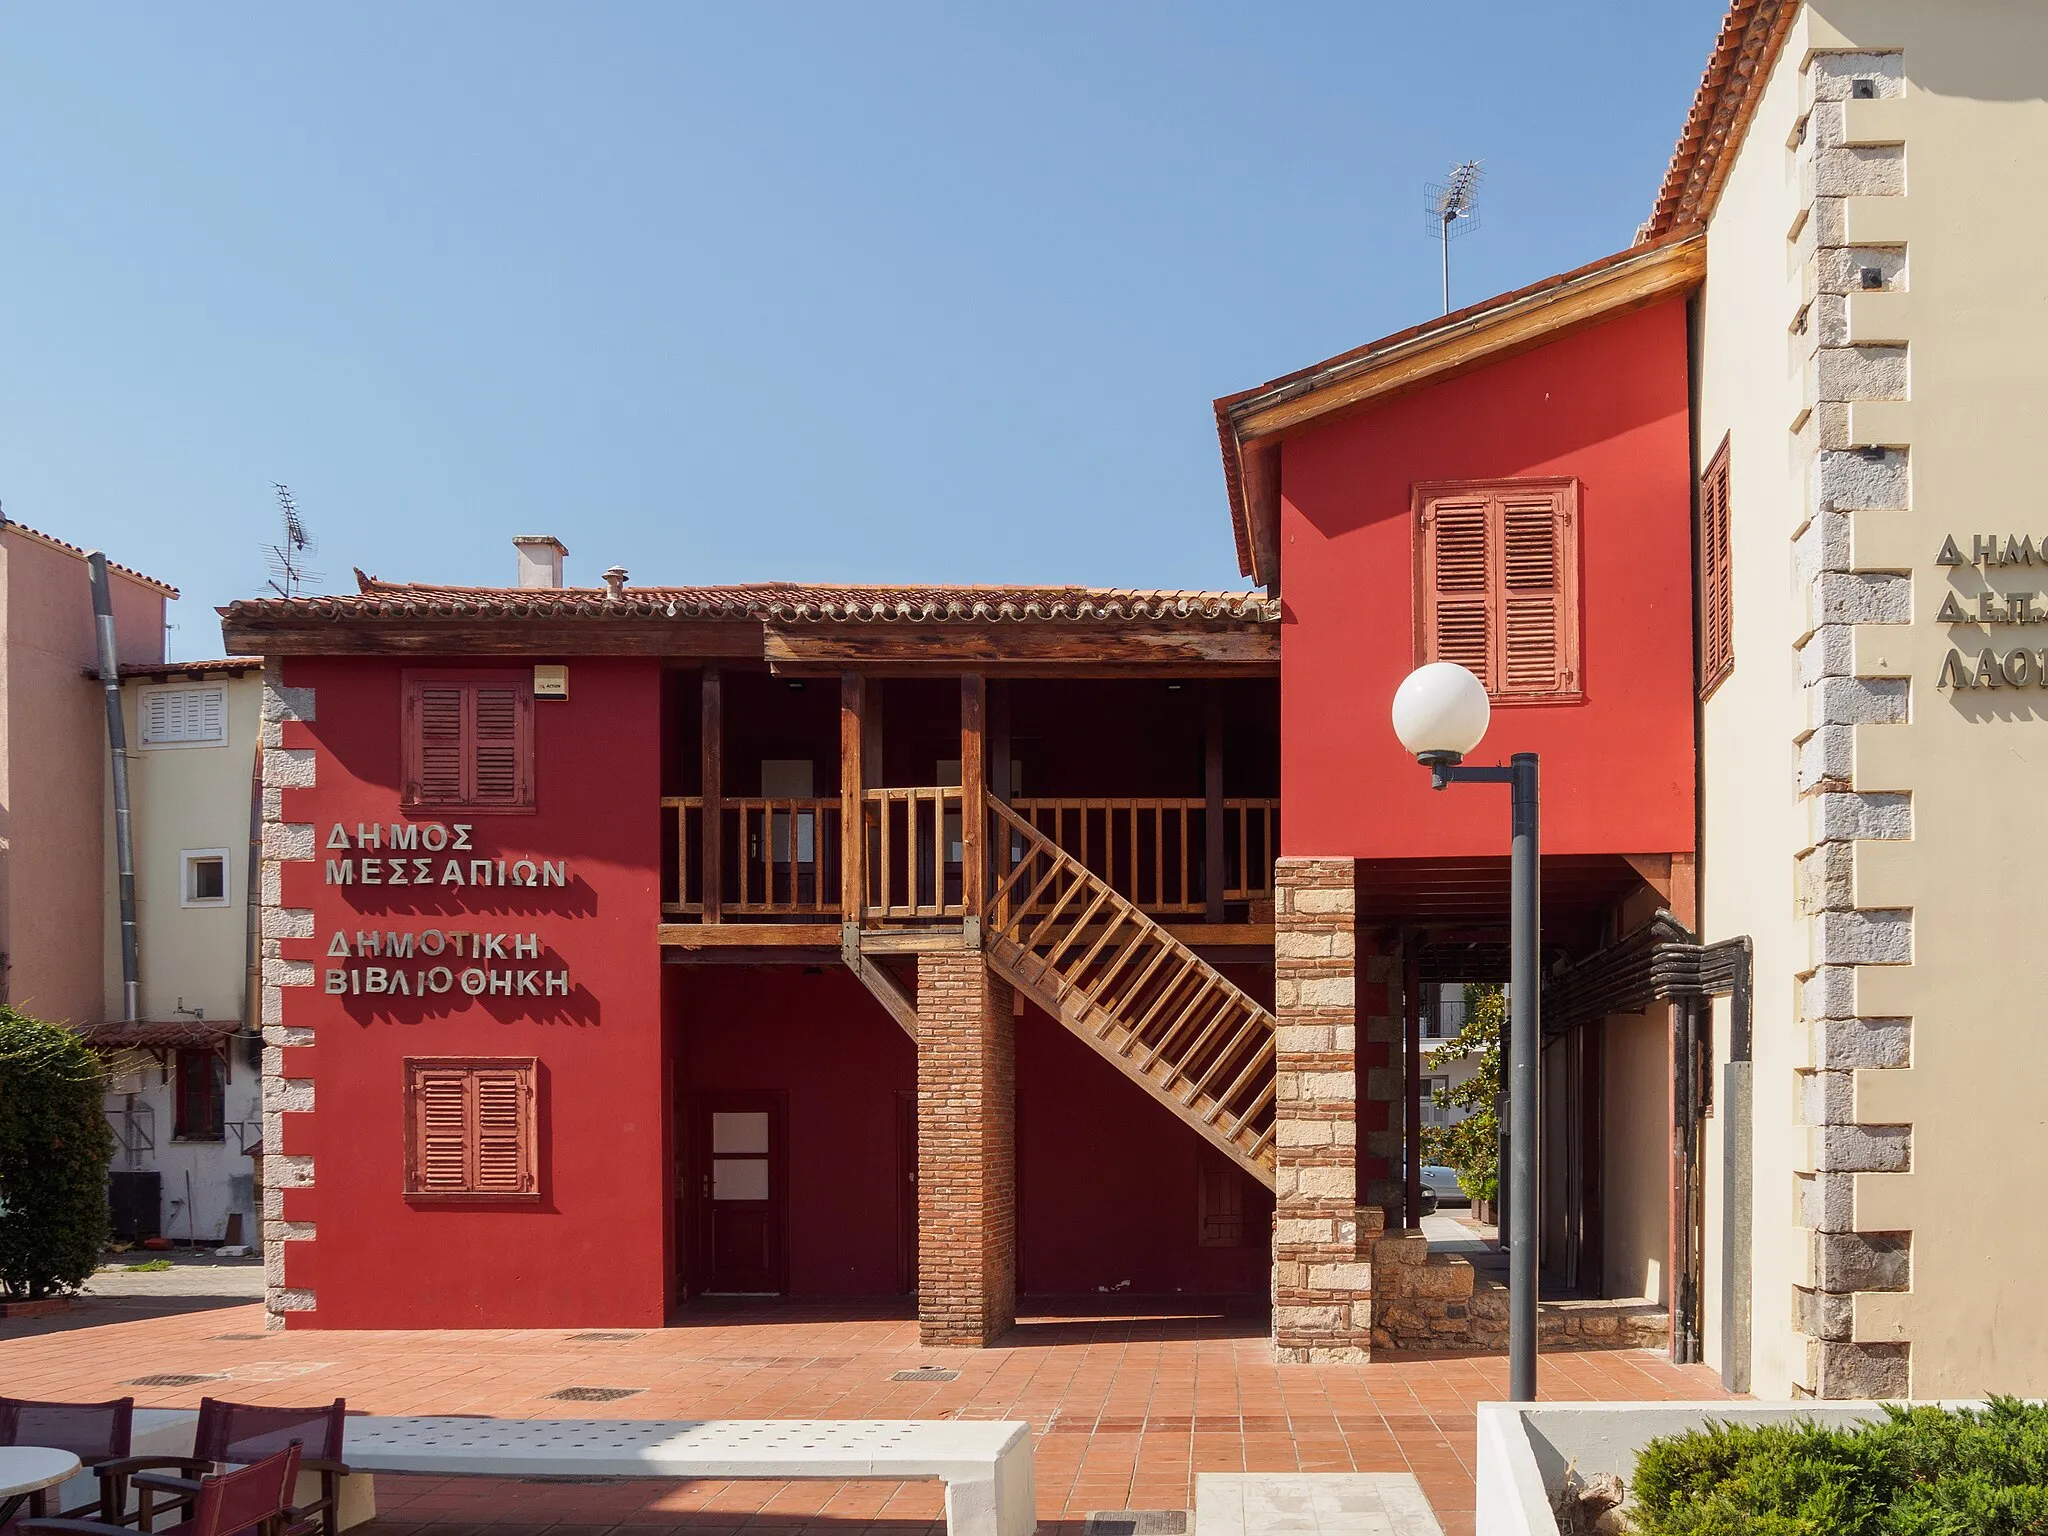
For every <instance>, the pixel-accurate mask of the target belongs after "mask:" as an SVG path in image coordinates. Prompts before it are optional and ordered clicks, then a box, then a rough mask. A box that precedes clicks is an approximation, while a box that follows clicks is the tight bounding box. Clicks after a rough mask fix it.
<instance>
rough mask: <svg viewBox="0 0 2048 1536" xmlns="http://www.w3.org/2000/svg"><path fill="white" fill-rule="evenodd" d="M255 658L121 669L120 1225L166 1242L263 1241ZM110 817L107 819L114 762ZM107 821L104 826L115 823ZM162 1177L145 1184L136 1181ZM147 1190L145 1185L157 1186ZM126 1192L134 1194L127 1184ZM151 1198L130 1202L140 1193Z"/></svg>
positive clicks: (112, 895)
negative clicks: (128, 885) (128, 959)
mask: <svg viewBox="0 0 2048 1536" xmlns="http://www.w3.org/2000/svg"><path fill="white" fill-rule="evenodd" d="M261 671H262V664H261V662H260V660H256V659H252V658H248V657H241V658H234V659H231V660H228V661H199V662H170V663H161V664H157V665H148V666H138V667H133V668H129V669H125V670H124V671H123V673H122V679H121V683H122V686H121V696H122V705H123V713H124V716H125V724H126V733H127V739H128V759H127V761H128V789H129V802H130V823H131V826H132V828H133V834H134V845H135V896H136V918H137V928H138V931H139V939H140V943H139V950H140V957H139V958H140V975H141V982H142V989H141V990H142V1007H141V1019H140V1020H139V1021H134V1022H123V1021H121V981H122V971H121V948H120V944H121V939H120V924H119V903H120V896H119V886H118V884H117V880H118V871H117V870H116V868H115V864H114V860H113V857H112V853H111V849H112V845H113V838H112V833H111V830H109V832H108V835H107V846H108V849H109V855H108V858H107V861H106V877H105V878H106V891H105V898H104V899H105V903H106V910H107V912H108V913H109V915H110V919H111V920H110V921H109V922H108V923H107V925H106V928H105V932H106V943H105V949H104V958H103V971H104V976H103V989H104V995H105V1010H104V1017H105V1019H106V1020H107V1021H109V1022H106V1023H103V1024H100V1025H99V1026H97V1027H96V1028H95V1029H94V1030H93V1032H92V1033H93V1039H94V1041H95V1043H96V1044H97V1045H99V1046H100V1047H101V1049H102V1050H103V1051H104V1052H105V1053H106V1055H107V1057H108V1060H109V1067H110V1074H111V1075H110V1078H109V1081H108V1084H107V1115H108V1119H109V1121H110V1122H111V1123H112V1124H113V1125H114V1127H115V1131H116V1134H117V1136H118V1138H119V1140H120V1143H121V1149H120V1151H119V1152H118V1153H117V1155H116V1158H115V1164H114V1167H115V1173H116V1178H115V1184H116V1196H115V1210H116V1215H117V1222H118V1221H122V1220H126V1219H131V1218H133V1217H136V1216H139V1218H140V1219H141V1220H142V1221H145V1222H148V1221H151V1220H152V1218H153V1222H154V1224H155V1225H156V1226H157V1227H159V1228H160V1229H161V1232H162V1235H164V1236H167V1237H170V1238H172V1239H173V1240H175V1241H180V1242H182V1241H186V1240H188V1239H189V1240H194V1241H197V1242H201V1243H205V1242H242V1243H251V1244H253V1243H254V1242H255V1241H256V1212H257V1206H256V1199H255V1191H254V1180H253V1177H252V1175H253V1172H254V1164H253V1163H252V1161H251V1157H250V1153H251V1152H252V1150H254V1149H255V1148H256V1144H257V1142H258V1140H259V1138H260V1136H261V1134H262V1118H263V1115H262V1105H261V1099H262V1088H261V1044H260V1038H261V1037H260V1036H259V1035H257V1034H256V1033H255V1031H254V1029H253V1028H249V1029H245V1028H244V1027H243V1024H242V1021H243V1020H244V1019H247V1018H248V1017H249V1014H248V1011H247V1002H248V982H249V972H250V967H251V965H252V964H253V963H254V935H253V933H252V931H251V928H250V920H251V912H252V910H253V909H252V907H251V904H250V871H251V869H252V867H253V862H252V861H253V853H252V845H251V838H252V835H253V832H254V829H255V827H256V825H257V823H256V820H255V816H254V811H255V795H256V785H255V781H254V774H255V769H256V741H257V724H258V720H257V717H258V712H259V709H260V706H261V699H262V692H263V684H262V676H261ZM102 773H103V776H108V791H107V796H106V799H107V804H108V815H109V817H110V818H111V815H112V798H113V797H112V789H111V778H110V776H109V774H110V770H109V769H108V767H107V764H106V763H105V762H104V761H103V763H102ZM109 825H110V828H111V822H110V824H109ZM149 1173H155V1174H156V1175H158V1179H157V1181H156V1182H155V1183H154V1184H153V1185H152V1184H150V1183H148V1182H147V1181H146V1180H144V1181H138V1180H135V1179H134V1178H133V1177H132V1175H135V1174H143V1175H147V1174H149ZM151 1189H154V1191H155V1193H154V1195H151V1194H150V1190H151ZM131 1191H132V1192H131ZM138 1200H139V1201H141V1202H142V1203H143V1205H144V1207H145V1209H144V1210H142V1211H140V1212H131V1211H130V1210H129V1209H128V1207H129V1206H130V1205H131V1204H133V1203H134V1202H135V1201H138Z"/></svg>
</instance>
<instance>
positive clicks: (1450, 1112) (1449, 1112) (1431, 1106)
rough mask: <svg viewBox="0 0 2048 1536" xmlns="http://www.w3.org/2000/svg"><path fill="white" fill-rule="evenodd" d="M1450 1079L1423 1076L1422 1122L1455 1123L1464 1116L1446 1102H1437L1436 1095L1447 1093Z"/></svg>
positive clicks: (1444, 1124) (1430, 1124) (1431, 1123)
mask: <svg viewBox="0 0 2048 1536" xmlns="http://www.w3.org/2000/svg"><path fill="white" fill-rule="evenodd" d="M1450 1088H1451V1080H1450V1079H1449V1078H1448V1077H1425V1078H1424V1079H1423V1080H1422V1123H1423V1124H1424V1125H1429V1126H1446V1125H1452V1124H1455V1123H1456V1122H1457V1121H1458V1120H1460V1119H1463V1118H1464V1117H1463V1116H1461V1115H1459V1114H1458V1112H1457V1111H1456V1110H1455V1109H1453V1108H1452V1107H1451V1106H1450V1105H1448V1104H1440V1103H1438V1102H1437V1097H1436V1096H1437V1095H1438V1094H1440V1093H1448V1092H1450Z"/></svg>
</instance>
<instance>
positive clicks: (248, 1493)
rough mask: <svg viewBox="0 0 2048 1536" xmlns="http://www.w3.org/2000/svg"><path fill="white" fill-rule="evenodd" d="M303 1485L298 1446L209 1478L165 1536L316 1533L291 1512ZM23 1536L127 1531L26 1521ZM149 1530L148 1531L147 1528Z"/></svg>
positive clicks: (97, 1523)
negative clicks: (186, 1514) (186, 1515)
mask: <svg viewBox="0 0 2048 1536" xmlns="http://www.w3.org/2000/svg"><path fill="white" fill-rule="evenodd" d="M298 1482H299V1442H298V1441H296V1440H294V1441H292V1442H291V1443H290V1444H289V1445H287V1446H286V1447H285V1448H284V1449H283V1450H281V1451H279V1452H277V1453H276V1454H275V1455H271V1456H266V1457H264V1458H263V1459H262V1460H261V1461H257V1462H253V1463H251V1464H250V1465H248V1466H246V1467H238V1468H236V1469H235V1470H234V1471H232V1472H216V1473H211V1474H209V1475H207V1476H205V1477H202V1478H200V1479H199V1481H198V1483H197V1484H196V1485H195V1486H194V1488H193V1490H192V1513H191V1516H190V1517H189V1518H187V1519H185V1520H183V1521H181V1522H180V1523H179V1524H177V1525H174V1526H171V1527H169V1528H168V1529H166V1530H165V1531H164V1532H163V1533H162V1536H245V1533H247V1536H297V1533H299V1532H302V1531H311V1530H312V1529H313V1527H312V1526H311V1525H309V1524H305V1523H302V1522H301V1521H300V1520H299V1519H298V1517H297V1515H296V1514H295V1512H294V1511H293V1509H292V1507H291V1499H292V1490H293V1489H294V1488H296V1487H297V1486H298ZM18 1529H19V1530H20V1532H21V1536H114V1533H117V1532H121V1531H123V1530H125V1527H123V1526H120V1525H114V1524H110V1523H108V1522H106V1521H101V1520H24V1521H22V1522H21V1524H20V1526H19V1527H18ZM145 1529H147V1527H145Z"/></svg>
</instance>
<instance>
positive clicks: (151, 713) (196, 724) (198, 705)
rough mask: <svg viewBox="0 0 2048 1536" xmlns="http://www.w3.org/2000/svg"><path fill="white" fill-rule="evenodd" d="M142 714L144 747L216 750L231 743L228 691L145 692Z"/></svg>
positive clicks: (157, 690) (178, 689) (208, 689)
mask: <svg viewBox="0 0 2048 1536" xmlns="http://www.w3.org/2000/svg"><path fill="white" fill-rule="evenodd" d="M141 714H142V744H143V745H144V746H145V747H217V746H222V745H224V744H225V743H226V741H227V739H228V691H227V689H225V688H145V689H143V690H142V698H141Z"/></svg>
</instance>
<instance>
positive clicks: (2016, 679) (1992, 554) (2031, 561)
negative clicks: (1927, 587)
mask: <svg viewBox="0 0 2048 1536" xmlns="http://www.w3.org/2000/svg"><path fill="white" fill-rule="evenodd" d="M1969 540H1970V548H1969V553H1968V555H1967V556H1966V555H1965V554H1964V552H1963V547H1962V545H1961V543H1960V542H1959V541H1958V539H1957V537H1956V535H1954V534H1950V535H1949V536H1948V537H1947V538H1945V539H1943V540H1942V541H1941V550H1940V552H1939V553H1938V554H1936V555H1935V557H1934V563H1935V564H1936V565H1939V566H1947V567H1950V568H1952V569H1958V570H1971V571H1974V572H1976V573H1978V576H1979V579H1981V580H1982V581H1983V582H1984V585H1983V586H1982V587H1981V588H1979V589H1978V590H1977V591H1975V592H1971V593H1959V592H1955V591H1949V592H1945V593H1943V594H1942V599H1941V608H1940V610H1939V611H1938V612H1937V613H1936V614H1935V616H1934V622H1935V623H1937V624H1946V625H1948V626H1950V628H1951V630H1952V631H1953V629H1954V628H1955V627H1956V626H1958V625H1967V626H1969V627H1971V628H1974V629H1980V630H1984V631H1986V632H1987V633H1985V634H1982V635H1975V636H1971V635H1964V636H1956V635H1954V634H1953V633H1952V634H1951V641H1952V643H1951V644H1950V646H1949V651H1948V655H1947V656H1945V657H1944V658H1942V663H1941V675H1940V677H1939V678H1938V679H1937V682H1938V685H1939V686H1940V687H1943V688H1949V689H1960V688H2041V687H2048V646H2041V647H2034V646H2024V645H2018V646H2016V645H2012V644H2009V643H2008V644H2004V645H1999V644H1989V645H1987V644H1983V643H1982V642H1983V641H1986V640H1992V639H1994V638H1996V637H1994V636H1993V635H1991V634H1990V633H1988V632H1989V631H1992V630H1996V629H2005V628H2021V629H2024V628H2026V627H2028V626H2030V625H2035V624H2048V591H2044V590H2043V586H2048V570H2043V571H2042V575H2041V577H2038V578H2034V579H2035V580H2038V581H2041V582H2042V583H2043V586H2031V587H2022V586H2019V585H2016V584H2014V582H2013V581H2012V580H2011V579H2005V580H2001V581H1999V582H1998V583H1997V584H1996V585H1993V584H1992V582H1991V579H1990V576H1989V573H1990V572H1993V571H2006V570H2009V569H2016V570H2018V571H2020V572H2024V571H2026V570H2028V569H2030V568H2031V569H2040V568H2042V567H2048V538H2043V539H2042V540H2041V541H2040V543H2039V544H2036V542H2035V541H2034V538H2033V536H2032V535H2031V534H1997V533H1978V534H1971V535H1970V536H1969ZM2019 579H2022V580H2024V579H2026V578H2025V577H2024V576H2021V577H2020V578H2019Z"/></svg>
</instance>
